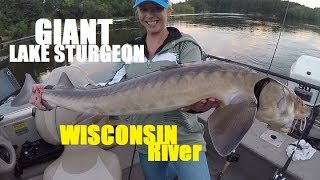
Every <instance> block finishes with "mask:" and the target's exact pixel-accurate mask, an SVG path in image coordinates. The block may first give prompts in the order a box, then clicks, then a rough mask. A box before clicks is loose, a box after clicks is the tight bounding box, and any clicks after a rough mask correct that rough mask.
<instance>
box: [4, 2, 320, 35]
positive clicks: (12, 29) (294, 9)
mask: <svg viewBox="0 0 320 180" xmlns="http://www.w3.org/2000/svg"><path fill="white" fill-rule="evenodd" d="M0 4H1V6H0V37H3V36H7V37H9V39H16V38H19V37H23V36H27V35H31V34H33V33H34V23H35V22H36V20H37V19H39V18H48V19H54V18H59V19H67V18H74V19H83V18H115V17H128V16H133V15H134V14H135V10H134V9H132V5H133V0H107V1H106V0H0ZM286 5H287V2H286V1H281V0H187V1H186V2H184V3H178V4H174V5H173V9H174V13H202V12H228V13H230V12H231V13H245V14H247V13H255V14H263V15H264V14H267V15H275V16H282V15H283V14H284V12H285V10H286ZM288 17H289V18H295V19H308V20H312V21H316V22H320V8H315V9H311V8H308V7H305V6H302V5H300V4H297V3H290V8H289V11H288Z"/></svg>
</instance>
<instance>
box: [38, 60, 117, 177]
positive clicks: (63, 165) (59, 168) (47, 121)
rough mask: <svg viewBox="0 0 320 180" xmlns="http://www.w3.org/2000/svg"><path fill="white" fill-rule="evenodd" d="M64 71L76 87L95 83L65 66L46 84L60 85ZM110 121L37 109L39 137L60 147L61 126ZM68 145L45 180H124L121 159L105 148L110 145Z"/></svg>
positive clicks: (51, 166)
mask: <svg viewBox="0 0 320 180" xmlns="http://www.w3.org/2000/svg"><path fill="white" fill-rule="evenodd" d="M62 72H65V73H66V74H67V75H68V76H69V78H70V80H71V82H72V83H73V85H74V86H76V87H77V86H84V85H86V84H94V82H93V81H91V80H90V79H89V78H87V77H86V76H85V73H84V72H83V71H82V70H81V69H79V68H77V67H74V66H64V67H60V68H57V69H54V70H53V71H52V72H51V73H50V74H49V76H48V78H47V81H46V82H45V84H51V85H54V84H57V83H58V80H59V77H60V75H61V74H62ZM108 122H110V121H109V118H108V116H88V115H83V113H81V112H75V111H72V110H69V109H65V108H61V107H56V108H54V109H52V110H51V111H39V110H36V114H35V124H36V127H37V130H38V132H39V135H40V136H41V137H42V138H43V139H44V140H45V141H46V142H48V143H50V144H54V145H57V144H60V132H59V129H60V128H59V125H75V124H86V125H89V124H98V125H100V126H102V125H104V124H106V123H108ZM100 146H101V147H103V149H102V148H100V147H99V146H90V145H76V146H75V145H68V146H65V147H64V152H63V153H62V155H61V156H60V157H59V158H58V159H56V160H55V161H54V162H53V163H52V164H50V165H49V166H48V167H47V168H46V169H45V171H44V174H43V179H44V180H60V179H61V180H62V179H69V180H72V179H77V180H78V179H79V180H81V179H95V180H100V179H110V180H120V179H121V168H120V162H119V159H118V157H117V156H116V155H115V154H114V153H112V152H110V151H106V150H105V149H110V148H112V147H114V145H110V146H104V145H100Z"/></svg>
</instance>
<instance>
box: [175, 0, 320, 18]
mask: <svg viewBox="0 0 320 180" xmlns="http://www.w3.org/2000/svg"><path fill="white" fill-rule="evenodd" d="M180 4H181V5H183V6H189V7H192V8H193V10H194V13H203V12H212V13H221V12H225V13H243V14H251V13H253V14H262V15H274V16H277V17H282V16H283V15H284V14H285V11H286V7H287V4H288V1H282V0H186V2H185V3H180ZM287 17H288V18H292V19H304V20H310V21H315V22H317V23H319V22H320V8H309V7H306V6H303V5H300V4H298V3H295V2H290V3H289V10H288V15H287Z"/></svg>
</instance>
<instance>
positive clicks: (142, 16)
mask: <svg viewBox="0 0 320 180" xmlns="http://www.w3.org/2000/svg"><path fill="white" fill-rule="evenodd" d="M170 13H171V11H170V10H169V9H164V8H163V7H161V6H160V5H158V4H155V3H151V2H145V3H142V4H141V5H140V6H139V7H138V16H139V21H140V23H141V24H142V25H143V26H144V27H145V28H146V30H147V33H149V34H150V33H151V34H156V33H159V32H161V31H162V30H164V29H165V28H166V25H167V21H168V16H169V15H170Z"/></svg>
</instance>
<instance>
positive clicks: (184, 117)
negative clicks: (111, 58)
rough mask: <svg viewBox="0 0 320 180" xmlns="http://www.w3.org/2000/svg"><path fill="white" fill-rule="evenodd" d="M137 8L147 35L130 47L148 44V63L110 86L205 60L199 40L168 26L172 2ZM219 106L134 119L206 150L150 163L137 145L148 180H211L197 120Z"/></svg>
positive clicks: (148, 1) (149, 0)
mask: <svg viewBox="0 0 320 180" xmlns="http://www.w3.org/2000/svg"><path fill="white" fill-rule="evenodd" d="M134 8H137V15H138V18H139V22H140V23H141V25H142V26H144V28H145V30H146V34H145V35H144V36H142V37H141V38H137V39H135V40H134V41H132V42H130V44H142V45H144V47H145V59H146V61H145V63H133V64H126V65H124V66H123V67H122V68H121V69H120V70H119V71H118V72H117V73H116V74H115V76H114V78H113V79H112V80H111V81H110V82H109V83H108V84H109V85H111V84H114V83H118V82H119V81H121V79H123V78H124V77H125V78H126V79H130V78H134V77H136V76H140V75H143V74H146V73H149V72H153V71H156V70H159V69H160V67H163V66H170V65H174V64H180V63H187V62H194V61H201V59H202V51H201V48H200V46H199V45H198V44H197V43H196V42H195V40H194V39H193V38H192V37H191V36H189V35H186V34H183V33H181V32H180V31H179V30H178V29H176V28H174V27H167V26H166V25H167V22H168V17H169V15H170V14H171V12H172V8H171V3H170V2H169V1H168V0H136V1H135V4H134ZM39 88H40V86H35V87H34V92H35V93H36V94H39V93H40V90H39ZM40 97H41V95H40ZM31 102H32V103H33V104H34V105H36V106H37V107H38V108H39V109H42V110H45V108H44V106H43V105H42V104H41V100H40V99H38V98H37V96H34V97H33V98H32V99H31ZM217 105H218V101H217V100H216V99H215V98H208V99H203V100H201V101H199V102H197V103H195V104H192V105H190V106H187V107H183V108H181V109H180V110H176V111H171V112H166V113H158V114H147V115H137V116H133V117H132V124H136V125H147V124H152V125H177V126H178V144H188V145H191V144H200V145H202V147H203V151H201V152H200V161H187V162H185V161H181V160H179V161H172V162H170V161H163V162H151V161H150V162H149V161H148V155H147V146H146V145H140V146H137V150H138V152H139V158H140V165H141V168H142V170H143V174H144V176H145V179H146V180H151V179H152V180H157V179H159V180H164V179H173V178H174V177H176V176H178V178H179V179H180V180H186V179H199V180H207V179H210V175H209V170H208V165H207V160H206V155H205V147H206V143H205V141H204V138H203V125H202V124H201V123H199V122H198V121H197V116H196V115H195V114H194V113H198V112H205V111H207V110H209V109H211V108H212V107H216V106H217Z"/></svg>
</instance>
